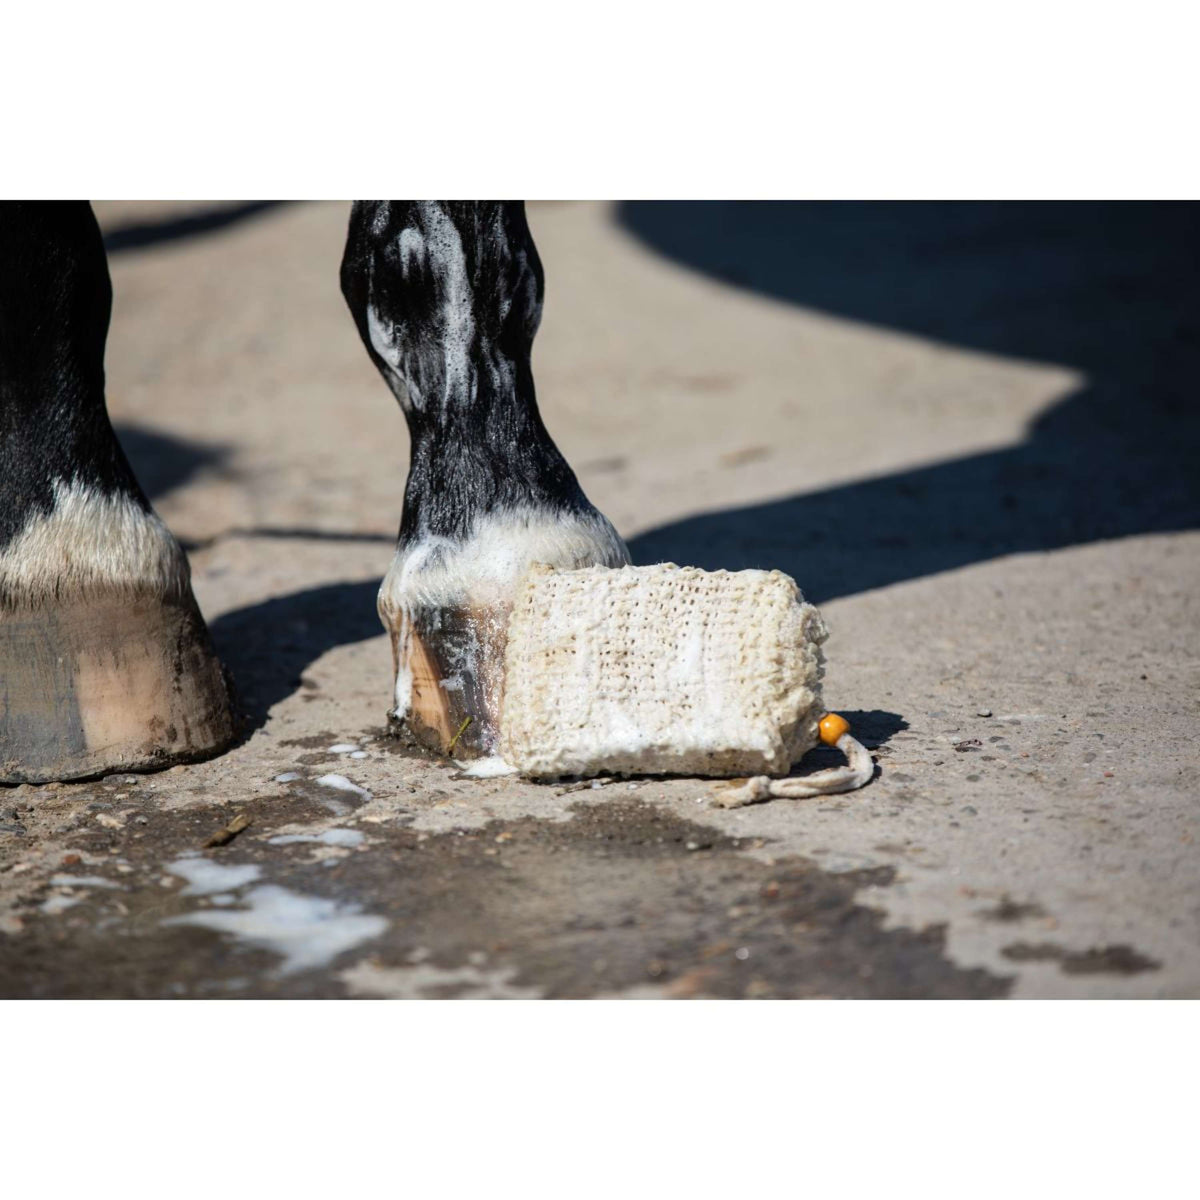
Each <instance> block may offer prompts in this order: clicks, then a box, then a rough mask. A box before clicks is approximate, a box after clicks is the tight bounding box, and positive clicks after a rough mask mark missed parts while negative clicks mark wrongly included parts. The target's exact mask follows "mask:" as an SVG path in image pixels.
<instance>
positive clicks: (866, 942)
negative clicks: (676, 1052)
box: [0, 743, 1012, 998]
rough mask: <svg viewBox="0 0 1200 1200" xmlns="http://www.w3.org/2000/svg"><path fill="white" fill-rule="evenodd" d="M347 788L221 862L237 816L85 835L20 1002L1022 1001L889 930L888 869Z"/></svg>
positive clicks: (664, 827)
mask: <svg viewBox="0 0 1200 1200" xmlns="http://www.w3.org/2000/svg"><path fill="white" fill-rule="evenodd" d="M330 744H333V743H330ZM331 790H332V791H333V792H334V794H337V795H340V794H341V793H339V792H337V791H336V789H329V788H327V787H323V786H322V785H318V784H317V783H316V782H315V781H313V780H308V779H300V780H297V781H295V782H293V783H291V784H289V785H288V786H287V787H286V788H280V787H277V786H273V787H270V788H269V789H267V790H265V791H264V793H263V794H261V795H258V796H255V797H254V798H253V799H252V800H249V801H244V802H242V803H240V804H239V805H238V806H237V810H238V811H239V812H241V811H245V812H246V814H247V815H248V816H249V817H250V818H251V819H252V822H253V824H252V826H251V827H250V828H249V829H247V831H246V832H244V833H243V834H241V835H240V836H239V837H238V839H237V840H236V842H234V843H232V844H231V845H228V846H224V847H220V848H217V849H213V850H207V851H206V850H203V849H202V847H203V845H204V842H205V840H206V839H207V838H208V837H209V836H210V835H211V834H212V832H213V829H214V828H216V827H217V826H218V825H219V824H220V823H221V820H222V819H223V818H225V817H226V816H227V815H228V813H227V812H226V811H223V810H221V809H220V808H219V807H218V806H217V805H213V804H199V805H195V806H193V807H190V808H178V809H170V810H163V809H161V808H159V807H156V806H155V804H154V798H153V796H152V795H149V794H148V795H146V796H145V797H140V796H135V795H134V794H133V793H132V792H131V793H130V794H127V795H124V796H123V800H124V802H125V803H124V804H122V805H121V806H120V814H121V815H120V824H118V825H116V826H113V827H110V826H106V825H104V824H102V823H97V822H96V821H95V820H85V821H84V822H83V824H82V825H80V826H78V827H76V826H72V827H71V829H70V844H69V851H70V854H69V855H61V856H60V860H59V861H56V862H55V863H54V867H53V870H52V871H51V870H48V869H47V870H46V871H45V874H44V876H43V877H42V878H43V881H42V882H41V883H39V884H37V886H35V887H32V888H30V889H28V890H27V891H26V892H25V893H23V894H22V896H21V898H20V900H19V902H18V903H17V905H16V907H15V908H13V909H11V910H10V920H15V922H16V926H15V928H13V929H10V930H8V931H7V934H6V935H5V936H0V995H3V996H7V997H16V996H41V997H54V996H78V997H89V996H109V997H171V996H194V997H203V996H219V995H232V996H247V997H249V996H256V997H257V996H261V997H290V996H297V997H344V996H424V997H429V998H436V997H450V996H498V997H504V996H512V997H528V996H547V997H590V996H608V995H663V996H672V997H764V998H766V997H780V998H783V997H817V996H838V997H841V996H845V997H864V998H866V997H961V998H971V997H994V996H1004V995H1006V994H1007V993H1008V991H1009V989H1010V986H1011V982H1012V981H1011V979H1010V978H1007V977H1002V976H998V975H994V974H991V973H989V972H987V971H984V970H976V969H971V970H967V969H962V968H959V967H957V966H955V965H954V964H953V963H952V962H951V961H950V960H949V959H948V958H947V956H946V953H945V946H944V942H945V933H944V929H943V928H942V927H940V926H933V927H929V928H925V929H921V930H912V929H906V928H893V929H885V928H884V927H883V925H884V918H883V915H882V914H881V913H880V912H878V911H877V910H875V909H872V908H869V907H867V906H866V905H864V904H861V903H858V902H857V901H856V895H857V893H858V892H859V890H860V889H862V888H865V887H875V888H878V887H887V886H888V885H889V884H890V883H891V881H892V878H893V872H892V870H891V868H880V869H874V870H859V871H852V872H845V873H834V872H829V871H824V870H822V869H820V868H818V867H817V866H816V865H815V864H814V863H812V862H811V861H809V860H807V859H804V858H800V857H789V858H780V859H778V860H777V861H775V862H774V863H773V864H767V863H764V862H762V861H759V859H758V858H757V857H754V856H751V855H749V854H746V853H743V850H744V849H746V848H747V847H748V843H747V842H746V841H744V840H739V839H737V838H733V837H729V836H726V835H724V834H722V833H720V832H718V831H717V830H715V829H713V828H710V827H706V826H704V825H702V824H698V823H695V822H692V821H688V820H684V819H681V818H679V817H676V816H674V815H672V814H671V813H670V812H669V811H666V810H664V809H662V808H659V807H656V806H654V805H652V804H647V803H644V802H642V801H640V800H638V799H637V798H635V797H621V798H607V797H605V796H604V795H603V793H598V794H596V795H595V797H594V798H593V797H592V796H590V795H589V796H586V798H582V797H581V798H580V799H579V800H578V801H575V800H574V797H572V799H571V800H565V799H564V800H563V801H561V804H562V805H563V812H562V814H561V815H562V816H564V817H566V818H567V819H557V820H547V819H542V818H540V817H524V818H520V819H510V820H504V821H502V820H498V819H494V820H490V821H489V822H488V823H486V824H481V825H477V826H475V827H473V828H457V829H450V830H448V831H439V832H422V831H421V830H420V829H419V828H417V827H414V825H413V821H414V818H415V816H416V815H417V814H418V813H419V810H420V808H421V807H422V804H423V803H426V802H427V797H422V798H417V797H406V798H405V800H404V803H403V804H401V803H399V802H396V803H393V804H392V805H391V807H390V809H389V810H388V811H387V813H386V814H384V816H383V818H380V816H379V814H378V813H377V812H374V810H371V809H369V806H368V808H363V809H362V812H361V813H360V812H358V809H359V808H360V807H361V805H359V804H357V803H355V801H356V800H357V799H358V798H357V797H356V796H355V795H354V794H353V793H349V792H347V793H346V794H345V799H346V801H347V803H348V804H349V806H350V807H349V811H347V812H345V813H342V814H337V815H336V816H335V815H331V813H330V811H329V809H328V807H327V805H326V804H325V803H324V799H323V797H322V796H321V795H319V794H318V792H329V791H331ZM86 801H87V797H86V796H82V795H80V796H77V797H76V802H75V808H76V809H79V810H82V811H83V812H84V813H86V812H87V803H86ZM99 803H105V801H99ZM568 806H569V807H568ZM127 809H128V810H129V811H126V810H127ZM101 811H102V812H106V813H107V812H108V811H109V810H101ZM113 811H116V809H115V808H114V810H113ZM371 814H373V815H371ZM139 817H141V818H143V819H144V822H145V823H139V821H138V818H139ZM116 819H117V818H115V817H114V820H116ZM22 840H24V839H22ZM755 845H756V846H759V847H761V843H757V842H756V843H755ZM66 858H73V859H74V861H73V862H71V863H69V864H68V865H67V866H63V865H62V860H65V859H66ZM9 869H10V870H15V869H16V868H15V867H14V866H11V865H10V867H9ZM32 874H33V872H32V871H31V872H30V875H31V876H32ZM52 877H53V878H52ZM97 879H100V880H104V881H108V882H109V883H110V884H111V886H100V885H99V884H96V880H97ZM47 905H49V908H47V907H46V906H47Z"/></svg>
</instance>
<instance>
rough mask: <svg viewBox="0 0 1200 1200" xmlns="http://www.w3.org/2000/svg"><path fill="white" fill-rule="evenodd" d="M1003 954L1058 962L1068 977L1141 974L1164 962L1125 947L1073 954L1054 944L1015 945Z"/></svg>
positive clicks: (1015, 959) (1014, 959)
mask: <svg viewBox="0 0 1200 1200" xmlns="http://www.w3.org/2000/svg"><path fill="white" fill-rule="evenodd" d="M1000 953H1001V954H1003V955H1004V957H1005V958H1007V959H1009V960H1011V961H1012V962H1057V963H1058V965H1059V967H1060V968H1061V969H1062V970H1063V971H1064V972H1065V973H1066V974H1068V975H1138V974H1140V973H1141V972H1143V971H1157V970H1159V969H1160V968H1161V967H1162V963H1160V962H1156V961H1155V960H1154V959H1152V958H1147V957H1146V956H1145V955H1144V954H1140V953H1139V952H1138V951H1137V950H1135V949H1134V948H1133V947H1132V946H1125V945H1120V946H1093V947H1092V948H1091V949H1090V950H1080V951H1070V950H1066V949H1064V948H1063V947H1062V946H1056V945H1055V944H1054V943H1053V942H1039V943H1036V944H1035V943H1030V942H1014V943H1013V944H1012V945H1011V946H1005V947H1004V949H1003V950H1001V951H1000Z"/></svg>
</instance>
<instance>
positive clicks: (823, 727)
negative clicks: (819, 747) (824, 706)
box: [817, 713, 850, 746]
mask: <svg viewBox="0 0 1200 1200" xmlns="http://www.w3.org/2000/svg"><path fill="white" fill-rule="evenodd" d="M817 728H818V730H819V731H820V734H821V741H823V742H824V743H825V745H827V746H836V745H837V744H838V738H840V737H841V736H842V734H843V733H849V732H850V722H849V721H847V720H846V718H845V717H839V716H838V715H837V713H826V714H825V715H824V716H823V717H822V718H821V724H820V725H818V726H817Z"/></svg>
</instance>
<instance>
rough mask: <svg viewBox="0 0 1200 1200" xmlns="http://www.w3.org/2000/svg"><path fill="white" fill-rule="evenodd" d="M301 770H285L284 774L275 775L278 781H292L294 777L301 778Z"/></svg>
mask: <svg viewBox="0 0 1200 1200" xmlns="http://www.w3.org/2000/svg"><path fill="white" fill-rule="evenodd" d="M299 778H300V772H299V771H284V773H283V774H282V775H276V776H275V782H276V783H291V782H292V780H293V779H299Z"/></svg>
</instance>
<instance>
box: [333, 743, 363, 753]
mask: <svg viewBox="0 0 1200 1200" xmlns="http://www.w3.org/2000/svg"><path fill="white" fill-rule="evenodd" d="M357 749H358V747H357V746H356V745H355V744H354V743H353V742H338V744H337V745H336V746H330V747H329V753H330V754H349V753H350V752H351V751H353V750H357Z"/></svg>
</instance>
